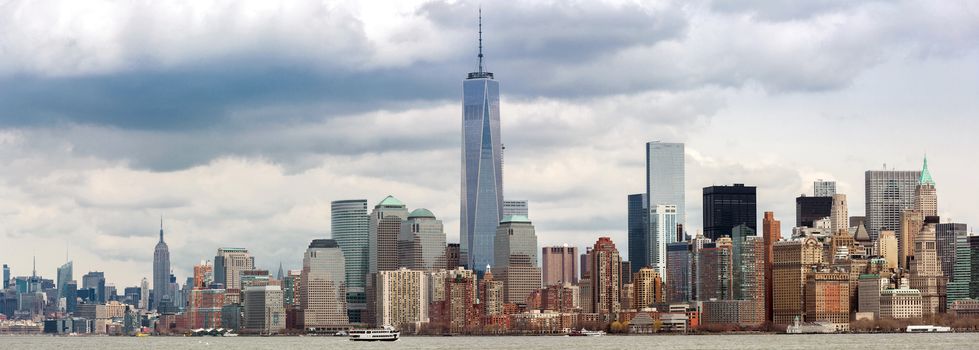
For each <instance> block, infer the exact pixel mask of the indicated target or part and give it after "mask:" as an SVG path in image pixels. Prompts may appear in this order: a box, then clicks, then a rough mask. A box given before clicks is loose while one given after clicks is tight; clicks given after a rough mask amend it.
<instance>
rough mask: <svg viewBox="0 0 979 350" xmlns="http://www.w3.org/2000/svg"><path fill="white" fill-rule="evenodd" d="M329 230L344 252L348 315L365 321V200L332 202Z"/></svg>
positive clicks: (367, 227) (367, 228) (367, 220)
mask: <svg viewBox="0 0 979 350" xmlns="http://www.w3.org/2000/svg"><path fill="white" fill-rule="evenodd" d="M330 230H331V233H332V236H333V239H334V240H335V241H336V242H337V245H339V246H340V250H341V251H343V257H344V259H343V261H344V272H345V273H346V277H345V280H346V287H347V318H348V320H349V321H350V322H351V323H356V324H359V323H362V322H363V319H362V317H363V313H364V311H365V310H366V309H367V291H366V290H365V289H364V288H365V287H366V285H367V272H368V255H369V253H368V249H369V238H368V237H369V235H370V218H369V214H368V212H367V200H366V199H348V200H339V201H333V202H332V203H330Z"/></svg>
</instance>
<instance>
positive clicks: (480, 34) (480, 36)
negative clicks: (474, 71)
mask: <svg viewBox="0 0 979 350" xmlns="http://www.w3.org/2000/svg"><path fill="white" fill-rule="evenodd" d="M478 23H479V71H478V72H479V73H482V72H483V7H482V6H480V7H479V20H478Z"/></svg>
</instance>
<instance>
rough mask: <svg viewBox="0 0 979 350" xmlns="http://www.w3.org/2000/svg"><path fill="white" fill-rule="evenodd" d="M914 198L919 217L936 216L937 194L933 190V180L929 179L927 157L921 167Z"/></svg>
mask: <svg viewBox="0 0 979 350" xmlns="http://www.w3.org/2000/svg"><path fill="white" fill-rule="evenodd" d="M914 198H915V202H914V208H915V209H917V210H920V211H921V215H924V216H938V193H937V192H936V190H935V180H932V179H931V173H930V172H928V157H925V160H924V162H923V163H922V165H921V177H920V178H919V179H918V187H916V188H915V190H914Z"/></svg>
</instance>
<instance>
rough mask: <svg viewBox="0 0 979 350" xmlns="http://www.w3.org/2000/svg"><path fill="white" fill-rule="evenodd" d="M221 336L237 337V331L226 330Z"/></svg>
mask: <svg viewBox="0 0 979 350" xmlns="http://www.w3.org/2000/svg"><path fill="white" fill-rule="evenodd" d="M221 336H222V337H237V336H238V333H231V332H228V333H224V334H223V335H221Z"/></svg>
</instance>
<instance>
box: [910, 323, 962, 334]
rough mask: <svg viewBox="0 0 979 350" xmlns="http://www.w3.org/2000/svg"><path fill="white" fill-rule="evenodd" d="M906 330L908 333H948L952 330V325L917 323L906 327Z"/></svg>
mask: <svg viewBox="0 0 979 350" xmlns="http://www.w3.org/2000/svg"><path fill="white" fill-rule="evenodd" d="M904 331H905V332H908V333H948V332H951V331H952V327H943V326H933V325H930V324H929V325H915V326H908V328H907V329H905V330H904Z"/></svg>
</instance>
